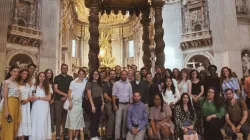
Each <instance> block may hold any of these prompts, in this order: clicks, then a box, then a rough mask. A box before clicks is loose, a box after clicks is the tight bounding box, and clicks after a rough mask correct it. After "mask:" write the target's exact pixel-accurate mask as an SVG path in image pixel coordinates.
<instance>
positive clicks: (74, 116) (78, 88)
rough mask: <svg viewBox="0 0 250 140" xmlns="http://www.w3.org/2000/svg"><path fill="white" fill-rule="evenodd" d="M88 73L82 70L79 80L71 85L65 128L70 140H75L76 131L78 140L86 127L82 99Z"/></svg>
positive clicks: (79, 72) (79, 73)
mask: <svg viewBox="0 0 250 140" xmlns="http://www.w3.org/2000/svg"><path fill="white" fill-rule="evenodd" d="M85 77H86V72H85V71H84V70H82V69H80V70H79V71H78V78H76V79H75V80H74V81H72V82H71V83H70V86H69V92H68V96H69V97H70V98H68V99H69V103H70V105H69V110H68V114H67V120H66V124H65V128H68V129H69V139H70V140H72V139H73V131H74V130H75V140H77V138H78V135H79V132H80V129H83V128H84V127H85V123H84V118H83V108H82V97H83V94H84V90H85V86H86V83H87V79H86V78H85Z"/></svg>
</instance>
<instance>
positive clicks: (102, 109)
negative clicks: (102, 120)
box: [101, 104, 104, 112]
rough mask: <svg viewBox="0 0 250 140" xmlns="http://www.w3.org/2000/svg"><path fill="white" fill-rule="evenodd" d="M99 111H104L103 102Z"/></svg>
mask: <svg viewBox="0 0 250 140" xmlns="http://www.w3.org/2000/svg"><path fill="white" fill-rule="evenodd" d="M101 111H102V112H103V111H104V104H102V108H101Z"/></svg>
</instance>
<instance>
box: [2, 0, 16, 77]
mask: <svg viewBox="0 0 250 140" xmlns="http://www.w3.org/2000/svg"><path fill="white" fill-rule="evenodd" d="M12 7H13V2H12V1H10V0H0V62H1V63H0V81H3V79H4V76H5V66H6V64H5V63H6V57H5V56H6V46H7V32H8V23H9V21H10V14H9V13H10V11H11V9H12Z"/></svg>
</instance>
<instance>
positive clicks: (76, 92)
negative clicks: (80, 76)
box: [69, 79, 87, 97]
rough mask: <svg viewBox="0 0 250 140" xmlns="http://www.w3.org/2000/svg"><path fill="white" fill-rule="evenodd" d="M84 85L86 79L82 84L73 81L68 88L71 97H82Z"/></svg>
mask: <svg viewBox="0 0 250 140" xmlns="http://www.w3.org/2000/svg"><path fill="white" fill-rule="evenodd" d="M86 83H87V80H86V79H84V80H83V81H82V82H76V80H73V81H72V82H71V83H70V86H69V89H71V90H72V96H73V97H83V93H84V90H85V86H86Z"/></svg>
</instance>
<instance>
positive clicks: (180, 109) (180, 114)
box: [175, 93, 197, 139]
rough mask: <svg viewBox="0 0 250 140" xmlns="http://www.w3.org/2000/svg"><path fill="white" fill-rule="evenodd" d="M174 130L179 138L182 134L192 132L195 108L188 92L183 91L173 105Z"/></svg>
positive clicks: (195, 119)
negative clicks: (174, 105)
mask: <svg viewBox="0 0 250 140" xmlns="http://www.w3.org/2000/svg"><path fill="white" fill-rule="evenodd" d="M175 115H176V117H175V121H176V131H177V134H178V135H179V137H180V139H182V138H183V134H192V133H193V130H194V126H195V123H196V121H197V117H196V113H195V110H194V108H193V106H192V104H191V100H190V97H189V95H188V93H183V94H182V95H181V99H180V100H179V102H177V104H176V107H175Z"/></svg>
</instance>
